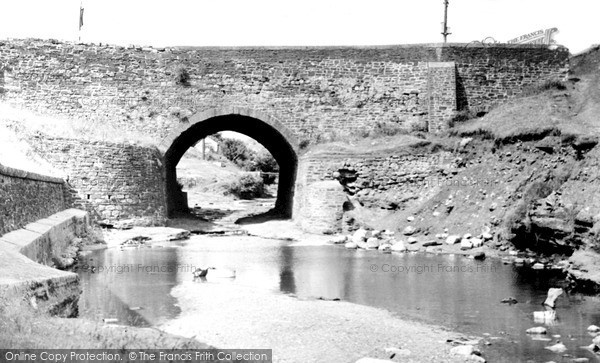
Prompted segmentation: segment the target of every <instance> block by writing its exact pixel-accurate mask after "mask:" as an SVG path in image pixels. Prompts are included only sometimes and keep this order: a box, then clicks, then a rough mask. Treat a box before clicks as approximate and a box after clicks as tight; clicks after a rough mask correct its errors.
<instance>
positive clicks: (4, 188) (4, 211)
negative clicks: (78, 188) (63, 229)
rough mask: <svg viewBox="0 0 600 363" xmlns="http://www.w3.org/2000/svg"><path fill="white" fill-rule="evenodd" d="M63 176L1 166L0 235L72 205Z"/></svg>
mask: <svg viewBox="0 0 600 363" xmlns="http://www.w3.org/2000/svg"><path fill="white" fill-rule="evenodd" d="M69 204H70V201H69V197H68V188H67V186H66V185H65V183H64V181H63V180H62V179H58V178H53V177H49V176H44V175H39V174H35V173H30V172H26V171H22V170H17V169H13V168H9V167H5V166H3V165H0V235H3V234H5V233H7V232H10V231H14V230H16V229H19V228H21V227H22V226H24V225H26V224H27V223H30V222H33V221H35V220H38V219H41V218H44V217H47V216H49V215H51V214H53V213H57V212H60V211H62V210H64V209H66V208H68V207H69Z"/></svg>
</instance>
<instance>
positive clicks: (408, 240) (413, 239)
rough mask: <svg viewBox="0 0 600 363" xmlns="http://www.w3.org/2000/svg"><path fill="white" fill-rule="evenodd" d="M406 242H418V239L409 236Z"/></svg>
mask: <svg viewBox="0 0 600 363" xmlns="http://www.w3.org/2000/svg"><path fill="white" fill-rule="evenodd" d="M406 242H408V243H409V244H413V243H417V242H418V241H417V239H416V238H415V237H408V239H407V240H406Z"/></svg>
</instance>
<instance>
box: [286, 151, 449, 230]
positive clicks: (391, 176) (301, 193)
mask: <svg viewBox="0 0 600 363" xmlns="http://www.w3.org/2000/svg"><path fill="white" fill-rule="evenodd" d="M455 166H456V165H455V160H454V158H453V156H452V154H451V153H449V152H446V151H439V152H436V153H427V152H417V153H406V152H397V153H389V152H381V153H375V154H372V153H371V154H364V155H360V154H351V153H315V154H312V153H308V154H306V155H304V156H303V157H302V158H301V159H300V161H299V166H298V179H297V182H296V193H297V195H298V197H297V198H295V199H294V216H296V217H298V220H299V222H300V223H301V225H303V226H306V227H307V228H305V229H308V230H311V231H314V232H322V231H323V230H327V231H339V230H340V229H341V228H342V224H341V223H342V218H341V214H342V213H343V204H344V202H345V201H347V200H348V199H347V198H342V197H340V196H338V194H337V190H336V189H335V188H333V187H332V185H330V184H327V185H325V184H323V183H324V181H334V180H335V181H336V182H339V183H338V184H340V183H341V184H342V185H343V189H344V191H345V192H346V195H351V196H352V199H353V200H354V202H358V203H360V204H361V205H363V206H365V207H374V208H382V209H404V208H405V207H406V206H408V204H409V203H412V202H415V201H422V200H425V199H427V198H429V197H431V196H433V195H434V194H435V193H437V192H438V191H439V189H440V187H441V186H443V183H444V181H445V180H446V179H447V178H446V177H447V176H448V175H450V174H451V173H452V170H453V169H454V168H455ZM315 200H317V201H318V200H322V201H321V202H320V203H318V208H316V207H315V203H317V202H315ZM323 216H330V217H329V218H324V217H323ZM331 216H336V218H332V217H331ZM306 221H309V222H310V223H309V222H306ZM323 223H329V225H327V226H324V225H323Z"/></svg>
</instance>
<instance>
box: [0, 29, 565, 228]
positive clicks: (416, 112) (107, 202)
mask: <svg viewBox="0 0 600 363" xmlns="http://www.w3.org/2000/svg"><path fill="white" fill-rule="evenodd" d="M568 57H569V53H568V51H567V50H566V49H564V48H558V49H555V50H551V49H548V48H547V47H543V46H514V45H511V46H509V45H491V46H474V45H472V44H469V45H467V44H443V45H442V44H431V45H399V46H383V47H273V48H258V47H255V48H246V47H244V48H186V47H177V48H142V47H119V46H108V45H94V44H71V43H60V42H56V41H42V40H11V41H5V42H0V101H2V102H5V103H8V104H11V105H14V106H17V107H22V108H25V109H28V110H32V111H34V112H38V113H41V114H45V115H51V116H55V117H59V118H67V119H70V120H75V121H76V122H81V123H82V124H86V125H89V126H90V127H92V128H99V129H100V128H103V129H106V130H112V132H118V133H123V134H127V133H131V134H136V135H144V137H146V138H149V139H151V140H153V141H154V143H155V144H156V145H158V150H159V151H158V152H156V153H153V152H152V151H148V150H145V151H140V150H134V149H131V150H130V147H123V148H121V147H118V146H114V145H112V146H111V145H109V144H110V143H96V144H94V145H89V144H87V143H85V142H80V141H69V140H66V139H57V138H44V137H42V136H40V135H38V136H37V137H38V139H37V140H35V141H34V142H33V144H34V146H35V147H36V149H37V151H38V152H39V153H40V155H42V156H44V157H45V158H47V159H48V160H49V161H51V162H52V163H53V164H55V165H57V166H58V167H60V168H62V169H63V170H65V171H66V172H67V174H68V175H69V181H70V183H72V184H73V186H74V187H75V189H76V190H77V192H78V195H79V197H80V199H81V200H82V201H83V202H82V203H83V204H84V205H86V206H87V207H88V209H95V212H96V215H97V216H98V217H100V218H103V219H108V220H114V219H120V218H126V217H132V216H140V217H141V216H147V215H151V214H153V215H156V214H161V213H162V214H164V213H165V211H166V212H167V213H172V212H174V211H176V210H177V209H178V208H181V207H182V206H184V205H185V200H183V198H184V195H183V194H182V193H181V192H180V191H179V190H178V188H176V184H177V182H176V171H175V167H176V165H177V163H178V161H179V159H180V158H181V156H182V155H183V154H184V153H185V151H186V150H187V149H188V148H189V147H190V146H192V145H194V144H195V143H196V142H197V141H198V140H200V139H202V138H203V137H205V136H207V135H210V134H212V133H215V132H218V131H223V130H232V131H237V132H241V133H243V134H246V135H248V136H250V137H252V138H254V139H256V140H257V141H258V142H260V143H261V144H263V145H264V146H265V147H266V148H267V149H268V150H269V151H270V152H271V153H272V154H273V156H274V157H275V158H276V160H277V162H278V163H279V165H280V168H281V175H280V181H281V182H280V186H279V191H278V200H277V208H278V209H280V210H281V211H283V212H285V213H287V214H288V215H290V214H291V213H292V201H293V195H294V188H295V185H296V184H297V182H296V176H297V175H296V174H297V170H298V163H299V152H300V150H301V149H303V148H305V147H306V146H307V145H309V144H311V143H315V142H320V141H328V140H344V138H347V137H348V136H350V135H356V134H365V135H366V134H368V133H369V132H370V131H372V130H374V129H377V128H380V127H393V128H396V129H404V130H406V131H416V130H418V131H428V132H443V131H445V130H447V129H448V128H449V127H451V123H452V119H453V117H454V116H455V115H456V113H457V112H460V111H467V110H471V111H476V112H478V111H486V110H487V109H488V108H489V107H491V106H493V105H495V104H498V103H501V102H504V101H505V100H507V99H510V98H511V97H513V96H515V95H518V94H519V93H521V92H522V90H523V89H524V88H526V87H528V86H532V85H535V84H539V83H541V82H544V81H546V80H555V79H564V78H565V76H566V74H567V71H568ZM123 150H128V151H127V152H124V151H123ZM89 159H93V160H96V161H97V162H93V163H90V162H89ZM140 160H145V161H147V162H146V163H141V164H140ZM102 170H105V171H106V170H109V171H110V175H109V176H110V177H107V178H106V179H103V174H102ZM309 179H310V178H309ZM94 180H95V181H94ZM115 180H117V182H115ZM304 180H308V179H306V178H304Z"/></svg>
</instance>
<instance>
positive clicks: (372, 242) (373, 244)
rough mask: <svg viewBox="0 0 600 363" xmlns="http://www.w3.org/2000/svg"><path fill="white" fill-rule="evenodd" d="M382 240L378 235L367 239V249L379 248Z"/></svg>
mask: <svg viewBox="0 0 600 363" xmlns="http://www.w3.org/2000/svg"><path fill="white" fill-rule="evenodd" d="M380 244H381V241H380V240H379V239H378V238H376V237H371V238H369V239H368V240H367V249H377V248H379V245H380Z"/></svg>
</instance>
